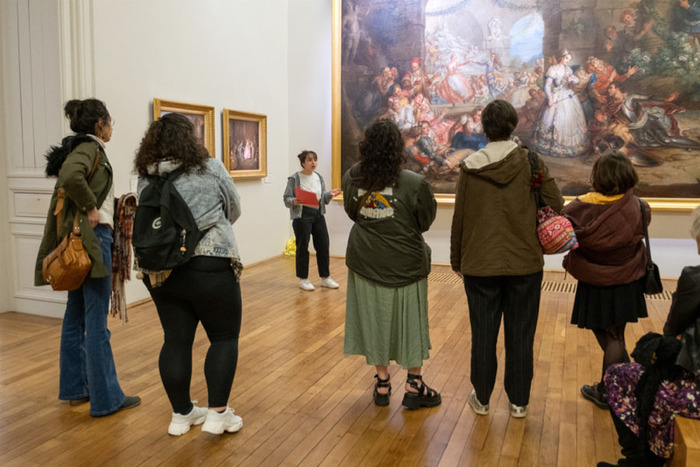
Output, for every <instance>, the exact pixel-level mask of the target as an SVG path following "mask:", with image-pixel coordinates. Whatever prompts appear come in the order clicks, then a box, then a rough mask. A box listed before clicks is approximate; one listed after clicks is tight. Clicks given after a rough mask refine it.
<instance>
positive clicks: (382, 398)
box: [373, 375, 391, 407]
mask: <svg viewBox="0 0 700 467" xmlns="http://www.w3.org/2000/svg"><path fill="white" fill-rule="evenodd" d="M374 377H375V378H377V384H375V385H374V394H373V395H374V405H378V406H380V407H386V406H387V405H389V397H391V383H390V382H389V379H391V375H389V377H388V378H387V379H381V378H380V377H379V375H374ZM377 388H389V391H388V392H387V393H386V394H381V393H380V392H379V391H377Z"/></svg>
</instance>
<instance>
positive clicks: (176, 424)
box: [168, 405, 209, 436]
mask: <svg viewBox="0 0 700 467" xmlns="http://www.w3.org/2000/svg"><path fill="white" fill-rule="evenodd" d="M208 411H209V410H208V409H207V408H206V407H197V406H196V405H195V406H194V407H192V410H191V411H190V413H188V414H187V415H181V414H179V413H173V418H172V420H171V421H170V426H169V427H168V433H169V434H171V435H173V436H180V435H184V434H185V433H187V432H188V431H190V427H191V426H192V425H201V424H202V423H204V419H205V418H206V416H207V412H208Z"/></svg>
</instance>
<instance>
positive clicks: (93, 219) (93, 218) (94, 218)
mask: <svg viewBox="0 0 700 467" xmlns="http://www.w3.org/2000/svg"><path fill="white" fill-rule="evenodd" d="M87 218H88V222H89V223H90V227H92V228H95V227H97V224H99V223H100V213H99V212H97V208H96V207H95V208H92V209H90V210H89V211H88V212H87Z"/></svg>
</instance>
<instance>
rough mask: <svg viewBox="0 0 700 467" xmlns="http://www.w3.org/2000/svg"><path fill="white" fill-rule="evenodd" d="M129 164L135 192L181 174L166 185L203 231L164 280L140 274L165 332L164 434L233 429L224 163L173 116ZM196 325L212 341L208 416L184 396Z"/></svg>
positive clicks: (230, 212)
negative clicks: (158, 178) (168, 408)
mask: <svg viewBox="0 0 700 467" xmlns="http://www.w3.org/2000/svg"><path fill="white" fill-rule="evenodd" d="M134 166H135V169H136V171H137V172H138V175H139V184H138V191H139V193H141V192H142V191H143V189H144V188H145V187H146V186H147V185H148V177H149V176H152V175H163V174H167V173H170V172H172V171H174V170H176V169H182V170H183V172H184V173H183V174H182V175H180V176H179V177H177V179H175V181H174V182H173V183H174V185H175V188H176V189H177V191H178V192H179V193H180V195H181V196H182V198H183V199H184V200H185V202H187V205H188V206H189V208H190V211H191V212H192V215H193V217H194V218H195V220H196V222H197V226H198V227H199V229H200V230H201V231H202V232H205V234H204V237H203V238H202V239H201V240H200V242H199V244H198V245H197V247H196V248H195V252H194V256H193V257H192V258H191V259H190V260H189V261H188V262H186V263H185V264H183V265H182V266H179V267H177V268H175V269H173V270H172V271H171V272H170V273H169V274H167V275H165V276H161V277H158V275H157V274H156V275H153V274H147V275H145V276H144V283H145V285H146V287H147V288H148V291H149V292H150V294H151V297H152V298H153V302H154V303H155V305H156V310H157V311H158V316H159V318H160V322H161V325H162V326H163V331H164V334H165V339H164V343H163V347H162V349H161V352H160V358H159V360H158V366H159V369H160V375H161V379H162V381H163V386H164V387H165V392H166V393H167V394H168V398H169V399H170V404H171V405H172V407H173V414H172V420H171V423H170V426H169V427H168V433H169V434H171V435H175V436H178V435H182V434H184V433H186V432H187V431H189V429H190V427H191V426H192V425H199V424H202V423H203V424H204V425H202V431H206V432H209V433H215V434H220V433H223V432H224V431H228V432H235V431H238V430H240V428H241V427H242V426H243V420H242V419H241V417H239V416H237V415H234V412H233V410H232V409H231V408H229V407H228V399H229V395H230V393H231V386H232V385H233V378H234V375H235V373H236V365H237V362H238V335H239V332H240V329H241V311H242V305H241V288H240V284H239V281H238V279H239V276H240V270H241V266H240V260H239V256H238V247H237V245H236V239H235V237H234V235H233V229H232V228H231V224H233V223H234V222H235V221H236V219H238V217H239V216H240V214H241V208H240V198H239V196H238V192H237V191H236V187H235V186H234V184H233V180H232V179H231V176H230V175H229V173H228V171H227V170H226V169H225V168H224V166H223V164H222V163H221V162H220V161H218V160H216V159H212V158H210V157H209V154H208V153H207V150H206V149H205V148H204V146H202V144H201V143H199V142H198V141H197V139H196V137H195V135H194V126H193V125H192V123H191V122H190V121H189V120H188V119H187V118H186V117H185V116H183V115H180V114H176V113H171V114H167V115H164V116H162V117H161V118H160V119H159V120H157V121H155V122H153V123H151V126H150V127H149V128H148V131H147V132H146V135H145V136H144V138H143V140H142V141H141V146H140V148H139V150H138V152H137V154H136V160H135V162H134ZM200 321H201V322H202V326H203V327H204V330H205V331H206V333H207V337H208V338H209V342H210V343H211V345H210V347H209V351H208V352H207V357H206V360H205V362H204V376H205V378H206V381H207V391H208V399H207V400H208V402H209V409H208V410H207V409H206V408H204V407H197V406H196V405H194V404H193V402H192V398H191V397H190V380H191V377H192V344H193V342H194V336H195V331H196V330H197V325H198V323H199V322H200Z"/></svg>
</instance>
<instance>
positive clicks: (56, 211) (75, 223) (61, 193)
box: [53, 148, 100, 235]
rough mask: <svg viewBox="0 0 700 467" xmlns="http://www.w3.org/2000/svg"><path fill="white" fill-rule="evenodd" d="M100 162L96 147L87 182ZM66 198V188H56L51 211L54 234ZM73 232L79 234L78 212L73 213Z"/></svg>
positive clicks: (90, 179)
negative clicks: (54, 227)
mask: <svg viewBox="0 0 700 467" xmlns="http://www.w3.org/2000/svg"><path fill="white" fill-rule="evenodd" d="M99 162H100V150H99V148H98V150H97V155H95V160H94V161H93V163H92V168H91V169H90V173H88V176H87V179H86V180H87V182H88V184H89V183H90V181H92V177H93V175H95V172H96V171H97V164H98V163H99ZM65 199H66V190H65V189H64V188H63V187H61V188H59V189H58V198H57V199H56V209H54V211H53V215H54V216H56V234H57V235H58V231H59V229H60V228H61V219H62V217H63V203H64V202H65ZM73 234H75V235H80V224H79V223H78V213H77V212H76V213H75V219H73Z"/></svg>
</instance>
